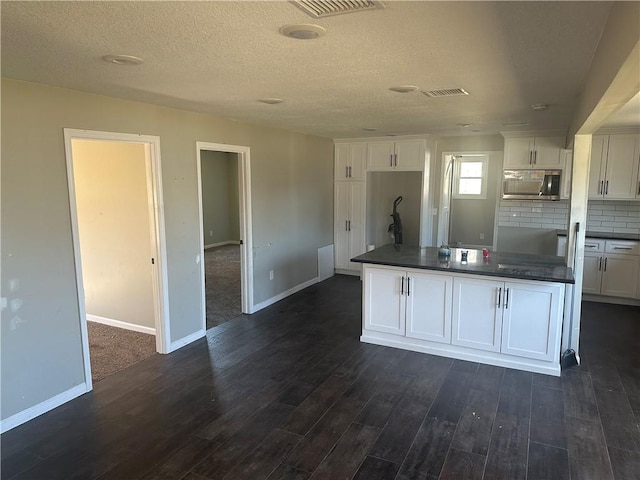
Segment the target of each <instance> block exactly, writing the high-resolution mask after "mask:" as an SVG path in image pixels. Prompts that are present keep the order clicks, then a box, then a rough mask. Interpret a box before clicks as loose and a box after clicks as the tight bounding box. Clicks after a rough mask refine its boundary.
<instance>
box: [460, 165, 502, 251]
mask: <svg viewBox="0 0 640 480" xmlns="http://www.w3.org/2000/svg"><path fill="white" fill-rule="evenodd" d="M487 168H488V172H487V186H486V189H487V195H486V198H484V199H462V198H452V199H451V210H450V219H451V220H450V229H449V244H450V245H455V243H456V242H462V244H463V245H485V246H489V247H491V246H493V230H494V226H495V218H496V203H497V202H498V197H499V196H500V189H499V185H498V181H499V178H500V175H501V173H502V159H501V158H499V157H497V156H496V155H489V161H488V165H487ZM481 233H483V234H484V240H481V239H480V234H481Z"/></svg>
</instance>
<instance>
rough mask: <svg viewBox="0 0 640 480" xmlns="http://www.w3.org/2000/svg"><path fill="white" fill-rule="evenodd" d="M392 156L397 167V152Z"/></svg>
mask: <svg viewBox="0 0 640 480" xmlns="http://www.w3.org/2000/svg"><path fill="white" fill-rule="evenodd" d="M393 158H394V160H395V163H396V167H397V166H398V154H397V153H395V154H394V155H393Z"/></svg>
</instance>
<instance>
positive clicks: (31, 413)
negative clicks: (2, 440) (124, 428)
mask: <svg viewBox="0 0 640 480" xmlns="http://www.w3.org/2000/svg"><path fill="white" fill-rule="evenodd" d="M89 390H91V388H90V387H89V386H87V384H86V383H81V384H80V385H76V386H75V387H72V388H70V389H69V390H66V391H64V392H62V393H59V394H58V395H56V396H54V397H51V398H48V399H47V400H45V401H44V402H40V403H38V404H37V405H34V406H33V407H29V408H27V409H26V410H22V411H21V412H18V413H16V414H15V415H12V416H10V417H8V418H5V419H4V420H0V433H5V432H7V431H9V430H11V429H12V428H15V427H17V426H19V425H22V424H23V423H26V422H28V421H29V420H31V419H33V418H36V417H39V416H40V415H42V414H44V413H47V412H48V411H50V410H53V409H54V408H57V407H59V406H60V405H62V404H63V403H67V402H68V401H70V400H73V399H74V398H76V397H79V396H80V395H83V394H85V393H87V392H88V391H89Z"/></svg>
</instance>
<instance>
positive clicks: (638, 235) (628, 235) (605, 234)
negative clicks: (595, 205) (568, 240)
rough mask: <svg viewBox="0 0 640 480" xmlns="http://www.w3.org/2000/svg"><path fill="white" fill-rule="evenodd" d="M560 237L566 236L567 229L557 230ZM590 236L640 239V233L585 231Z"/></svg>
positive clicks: (610, 238) (609, 238)
mask: <svg viewBox="0 0 640 480" xmlns="http://www.w3.org/2000/svg"><path fill="white" fill-rule="evenodd" d="M556 234H557V235H558V236H559V237H566V236H567V231H566V230H556ZM585 236H586V237H589V238H603V239H605V240H607V239H608V240H640V233H612V232H590V231H589V230H587V232H586V233H585Z"/></svg>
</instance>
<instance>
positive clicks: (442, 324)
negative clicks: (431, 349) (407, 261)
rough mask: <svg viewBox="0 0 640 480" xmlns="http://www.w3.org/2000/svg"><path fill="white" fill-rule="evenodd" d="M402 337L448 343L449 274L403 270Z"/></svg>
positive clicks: (450, 289) (449, 337) (450, 290)
mask: <svg viewBox="0 0 640 480" xmlns="http://www.w3.org/2000/svg"><path fill="white" fill-rule="evenodd" d="M407 283H408V285H407V291H406V295H407V316H406V336H407V337H411V338H420V339H422V340H431V341H432V342H441V343H451V301H452V298H453V296H452V288H453V277H450V276H445V275H430V274H424V273H417V272H407Z"/></svg>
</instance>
